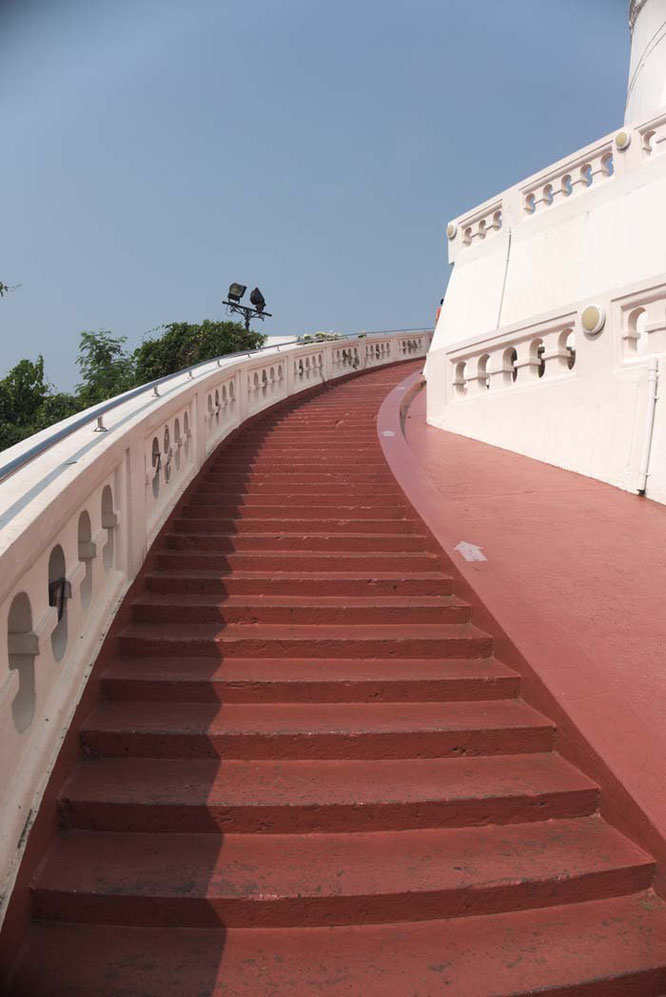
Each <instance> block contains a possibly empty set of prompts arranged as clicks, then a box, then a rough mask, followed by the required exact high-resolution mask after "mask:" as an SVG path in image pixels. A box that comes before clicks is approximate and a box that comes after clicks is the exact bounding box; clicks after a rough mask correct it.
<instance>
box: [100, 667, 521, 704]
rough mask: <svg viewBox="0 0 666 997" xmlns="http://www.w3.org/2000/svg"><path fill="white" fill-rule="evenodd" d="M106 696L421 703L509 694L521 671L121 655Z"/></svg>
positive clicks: (108, 681) (110, 669) (515, 692)
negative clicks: (130, 656) (122, 656)
mask: <svg viewBox="0 0 666 997" xmlns="http://www.w3.org/2000/svg"><path fill="white" fill-rule="evenodd" d="M102 682H103V689H104V694H105V696H106V698H107V699H113V700H134V701H141V702H144V701H163V702H184V703H218V702H224V703H271V702H274V703H279V702H284V703H298V702H301V703H382V702H383V703H407V702H415V703H425V702H462V701H466V700H492V699H512V698H515V697H516V696H517V695H518V693H519V691H520V676H519V675H518V674H517V673H516V672H514V671H513V670H512V669H510V668H507V667H506V665H503V664H501V662H499V661H496V660H495V659H494V658H479V659H474V658H464V659H462V660H456V659H448V660H443V661H438V660H436V659H435V660H429V659H424V660H419V659H418V658H410V659H407V660H400V659H395V658H389V659H384V660H382V659H366V660H364V661H354V660H353V659H351V660H347V659H345V658H336V659H326V658H320V659H312V658H302V659H298V658H284V657H280V658H269V657H263V658H229V659H227V660H225V661H220V660H219V659H217V658H214V659H210V658H204V657H201V658H183V657H171V658H169V657H166V658H164V657H163V658H149V657H145V658H129V657H124V658H119V659H117V660H115V661H113V662H112V663H111V664H110V666H109V667H108V669H107V670H106V671H105V673H104V676H103V678H102Z"/></svg>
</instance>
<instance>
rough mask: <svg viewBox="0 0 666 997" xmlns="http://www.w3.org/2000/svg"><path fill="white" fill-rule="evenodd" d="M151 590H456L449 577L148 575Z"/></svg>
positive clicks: (421, 592) (440, 593)
mask: <svg viewBox="0 0 666 997" xmlns="http://www.w3.org/2000/svg"><path fill="white" fill-rule="evenodd" d="M146 581H147V587H148V590H149V591H150V592H159V593H160V594H162V595H167V594H169V593H178V594H179V595H195V594H200V595H214V594H218V595H220V596H225V595H266V596H270V595H294V596H318V595H323V596H333V595H337V596H343V597H344V596H352V597H354V596H382V595H388V596H410V595H429V596H446V595H451V592H452V591H453V581H452V580H451V579H450V578H445V577H442V578H441V579H433V580H432V581H431V580H430V579H427V578H424V579H419V578H400V579H398V580H396V581H390V580H388V579H386V580H384V579H374V578H371V577H368V578H345V579H337V578H330V579H326V578H317V579H314V578H313V579H310V578H299V577H298V576H297V575H295V576H294V577H293V578H274V579H270V578H256V579H255V578H238V577H235V578H234V577H233V576H230V577H229V578H219V579H218V578H175V577H169V576H168V575H150V576H149V577H148V578H147V580H146Z"/></svg>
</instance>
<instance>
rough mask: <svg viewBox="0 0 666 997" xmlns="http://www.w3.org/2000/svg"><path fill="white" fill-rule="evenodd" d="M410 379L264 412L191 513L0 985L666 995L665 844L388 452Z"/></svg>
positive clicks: (89, 751) (83, 713) (154, 573)
mask: <svg viewBox="0 0 666 997" xmlns="http://www.w3.org/2000/svg"><path fill="white" fill-rule="evenodd" d="M416 368H417V365H416V364H409V365H407V366H406V367H403V368H400V367H395V368H389V369H383V370H378V371H375V372H371V373H368V374H364V375H362V376H360V377H358V378H355V379H351V380H349V381H347V382H345V383H344V384H339V385H336V386H334V387H332V388H328V387H326V388H323V389H320V390H319V391H317V392H314V393H312V394H310V395H309V396H308V397H307V398H303V399H301V400H300V401H298V402H296V403H294V404H292V405H290V406H288V407H283V408H281V409H276V410H273V411H271V412H269V413H267V414H266V415H265V416H263V417H262V418H261V419H260V420H258V421H256V422H254V423H253V424H252V425H251V426H249V427H248V428H247V429H246V430H245V431H243V432H242V433H239V434H238V435H237V436H236V437H235V438H234V439H233V440H231V441H230V442H229V443H228V444H227V445H225V446H224V447H222V448H221V449H220V450H219V451H218V452H217V453H216V454H215V455H213V457H212V458H211V460H210V461H209V464H208V465H207V467H206V468H205V469H204V471H203V472H202V474H201V475H200V476H199V478H198V479H197V481H196V482H195V483H194V484H193V486H192V487H191V488H190V489H189V491H188V492H187V494H186V495H185V497H184V498H183V500H182V501H181V502H180V503H179V505H178V508H177V509H176V510H174V514H173V516H172V518H171V520H170V521H169V522H168V523H167V525H166V526H165V528H164V530H163V531H162V533H161V534H160V537H159V538H158V541H157V543H156V549H155V550H154V551H152V552H151V555H150V557H149V560H148V563H147V565H146V567H145V570H144V572H143V573H142V575H141V577H140V579H139V581H138V582H137V583H136V584H135V586H134V587H133V589H132V591H131V593H130V595H129V596H128V599H127V600H126V603H125V605H124V606H123V607H122V609H121V612H120V616H119V624H118V626H117V627H116V628H115V629H114V630H113V631H112V636H111V637H110V638H109V640H108V641H107V645H106V651H105V653H104V655H103V656H102V659H101V662H100V667H101V670H102V674H101V675H100V676H98V677H97V678H96V681H95V683H94V685H93V686H92V690H91V691H90V692H89V693H88V694H87V695H86V698H84V702H83V705H82V707H81V708H80V710H79V712H78V714H77V721H76V734H77V735H78V744H77V747H78V754H76V753H75V752H74V751H73V748H72V744H73V741H72V737H71V735H70V736H69V737H68V739H66V742H65V745H66V750H64V752H63V755H62V757H61V759H60V761H59V762H58V765H57V766H56V770H55V773H56V774H55V775H54V776H53V777H52V780H51V784H50V788H49V791H48V793H47V796H46V797H45V803H44V805H43V808H44V809H46V810H47V811H48V808H49V806H52V807H53V809H54V810H55V813H54V814H51V816H49V815H48V813H47V814H46V815H44V814H40V815H39V816H38V820H37V824H36V827H38V828H47V829H51V832H52V833H51V838H50V839H48V838H47V836H46V834H45V832H44V831H42V832H40V833H41V834H42V838H41V839H39V841H40V842H41V843H42V845H43V843H44V842H47V841H48V847H47V848H43V850H42V852H39V853H38V852H37V845H36V844H34V841H35V836H34V832H33V835H32V836H31V838H30V840H29V842H28V854H30V856H31V861H32V865H31V867H30V868H31V870H32V871H31V872H30V873H29V874H28V872H27V871H22V873H21V877H20V878H19V883H22V882H27V881H28V876H29V875H30V876H31V889H30V897H31V903H32V907H31V913H32V919H33V920H32V924H31V926H30V928H29V930H28V932H27V936H26V937H25V940H24V943H23V945H22V947H20V951H19V952H18V957H17V958H16V960H15V963H14V966H13V969H12V970H11V973H10V976H9V978H8V980H7V981H6V985H5V988H4V993H6V994H11V995H13V997H91V995H95V997H175V995H178V997H190V995H192V997H194V995H196V997H206V995H216V997H222V995H224V997H241V995H242V997H283V995H289V997H292V995H294V997H305V995H308V997H311V995H315V994H316V995H318V997H335V995H341V994H347V995H352V997H359V995H361V994H367V995H370V997H379V995H380V994H381V995H382V997H430V995H432V997H435V995H440V994H442V993H447V994H452V995H453V997H491V995H496V997H497V995H500V994H504V995H509V994H512V995H516V994H537V993H538V994H547V995H555V994H558V995H560V997H562V995H565V997H567V995H568V997H574V995H575V997H585V995H588V997H590V995H594V997H619V995H620V994H622V995H625V997H627V995H628V997H637V995H641V997H656V995H659V994H663V993H664V992H666V909H665V908H664V905H663V903H662V902H661V901H660V900H659V899H658V898H657V897H656V896H655V894H654V892H653V890H652V884H653V881H654V875H655V862H654V859H653V857H652V856H651V855H650V854H649V853H648V851H647V850H646V849H644V848H643V847H641V846H640V845H639V844H637V843H635V842H634V841H633V840H631V839H630V837H628V836H625V835H624V834H623V833H622V832H621V831H620V830H618V829H617V828H616V827H614V826H613V825H612V823H611V822H610V821H608V820H606V819H605V817H604V816H603V814H602V812H600V807H601V809H602V810H603V807H604V805H605V804H604V794H603V793H602V794H601V798H600V793H599V787H598V785H597V782H596V781H595V779H592V778H590V777H589V776H587V775H584V774H583V773H582V772H581V771H580V769H579V768H578V767H576V766H575V765H574V764H572V763H571V762H570V761H567V760H565V759H564V758H563V757H562V756H561V755H560V754H559V753H558V752H557V751H555V750H554V749H555V744H556V738H557V737H560V738H561V732H560V731H558V728H557V725H556V724H555V723H554V722H553V719H552V717H551V716H550V715H548V711H546V712H544V703H542V702H541V701H539V702H537V701H536V700H534V701H532V698H531V697H528V698H530V701H527V700H526V698H525V692H526V690H527V692H528V694H529V692H530V684H529V677H527V678H522V677H521V674H520V670H521V669H522V670H523V671H524V673H525V675H526V676H527V675H528V673H527V671H526V670H525V669H523V667H522V666H523V663H522V662H521V661H517V660H516V661H514V660H513V659H514V658H515V657H516V654H515V653H514V652H513V651H511V647H510V646H509V645H508V644H507V642H506V640H505V638H504V637H503V636H502V634H501V632H500V631H498V630H497V628H496V627H495V626H494V624H493V622H492V620H490V618H489V617H488V614H487V612H486V610H485V608H484V607H483V606H482V605H481V604H479V602H478V600H477V598H476V596H475V595H474V594H473V593H471V590H469V587H468V586H467V587H466V585H465V583H464V580H463V579H461V578H460V577H459V576H458V575H457V573H456V571H455V569H452V567H451V565H449V564H448V563H447V560H446V557H445V555H444V554H443V552H442V550H441V548H440V547H439V546H438V544H437V542H436V540H435V538H434V537H433V535H432V534H431V532H429V530H428V528H427V526H426V524H425V523H424V522H423V521H422V520H421V519H420V518H419V516H418V515H417V514H416V513H415V512H414V510H413V509H412V508H411V507H410V505H409V503H408V502H407V501H406V499H405V497H404V496H403V495H402V493H401V492H400V489H399V487H398V485H397V484H396V481H395V480H394V478H393V476H392V474H391V472H390V471H389V469H388V467H387V466H386V464H385V462H384V461H383V457H382V450H381V447H380V444H379V441H378V438H377V434H376V428H375V420H376V417H377V411H378V409H379V406H380V404H381V402H382V399H384V398H385V397H386V395H387V393H388V392H389V391H390V390H391V388H393V387H394V386H395V385H397V384H398V382H399V381H401V380H402V378H403V377H404V374H405V372H406V371H407V372H409V371H410V370H415V369H416ZM470 593H471V597H470ZM470 617H471V619H470ZM487 623H490V624H492V626H491V627H490V629H488V627H487V626H486V624H487ZM496 633H497V634H498V638H497V639H496V638H495V634H496ZM505 651H506V652H507V653H509V652H510V655H509V657H506V655H505ZM517 665H520V666H521V668H520V669H518V668H517V667H516V666H517ZM93 675H95V676H97V671H95V672H93ZM84 706H85V710H84V708H83V707H84ZM56 776H58V777H59V782H57V784H56ZM52 801H57V805H55V803H52ZM47 818H48V819H47ZM38 854H39V856H40V858H41V860H40V861H38V860H37V855H38ZM17 930H18V929H17V928H16V926H14V927H13V932H14V934H13V936H12V937H13V938H16V937H17ZM6 934H7V933H6V932H5V935H4V936H3V937H6ZM6 947H7V946H6V943H5V948H6ZM18 949H19V946H18V945H15V950H18Z"/></svg>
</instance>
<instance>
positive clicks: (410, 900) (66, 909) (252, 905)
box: [33, 866, 653, 928]
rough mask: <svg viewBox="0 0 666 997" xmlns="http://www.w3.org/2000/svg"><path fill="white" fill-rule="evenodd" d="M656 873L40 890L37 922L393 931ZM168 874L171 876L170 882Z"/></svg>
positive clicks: (624, 884) (535, 903)
mask: <svg viewBox="0 0 666 997" xmlns="http://www.w3.org/2000/svg"><path fill="white" fill-rule="evenodd" d="M652 875H653V870H652V867H651V866H632V867H629V868H626V869H624V868H623V869H617V870H613V871H611V872H600V873H591V874H588V875H582V876H572V877H571V878H569V879H562V880H545V881H539V880H537V881H532V880H528V881H526V882H517V883H506V884H502V885H500V886H492V887H487V888H479V889H474V890H472V889H460V890H442V891H437V890H433V891H432V892H429V893H425V892H424V893H418V894H414V893H409V894H406V893H395V894H385V895H381V896H376V895H370V896H353V897H346V896H318V897H286V898H277V899H266V900H248V899H245V898H242V899H240V898H239V899H233V900H227V899H217V898H203V897H186V896H183V897H178V898H174V897H168V898H160V897H151V896H145V895H142V889H141V886H140V884H139V885H137V888H136V893H134V894H133V895H132V896H124V895H118V896H96V895H93V894H86V893H83V892H81V893H78V894H73V893H67V894H61V893H56V892H50V891H46V890H36V891H35V892H34V894H33V896H34V913H35V916H36V917H37V918H40V919H44V920H49V919H53V918H59V919H61V920H64V921H86V922H91V923H96V924H100V923H101V924H105V923H109V924H128V925H129V924H134V925H147V926H151V927H159V926H174V927H176V926H189V927H196V926H200V927H207V926H213V925H220V924H224V925H225V926H226V927H229V928H232V927H237V928H240V927H247V928H250V927H252V928H261V927H266V928H269V927H271V928H277V927H285V928H286V927H297V926H302V927H314V926H325V925H331V926H333V925H342V924H388V923H395V922H401V921H402V922H405V921H431V920H436V919H440V918H452V917H469V916H473V915H475V914H499V913H502V912H504V911H510V910H525V909H527V908H535V907H551V906H555V905H558V904H567V903H575V902H583V901H585V900H593V899H594V900H596V899H599V898H605V897H614V896H624V895H626V894H629V893H637V892H638V891H639V890H643V889H646V888H647V887H648V886H649V884H650V881H651V878H652ZM166 876H168V870H165V877H166Z"/></svg>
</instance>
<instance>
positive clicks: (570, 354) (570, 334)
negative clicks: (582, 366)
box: [557, 329, 576, 370]
mask: <svg viewBox="0 0 666 997" xmlns="http://www.w3.org/2000/svg"><path fill="white" fill-rule="evenodd" d="M557 346H558V350H559V351H560V352H561V353H562V352H565V353H566V355H567V357H566V364H567V367H568V368H569V370H573V369H574V367H575V366H576V333H575V332H574V331H573V329H565V330H564V332H561V333H560V336H559V339H558V343H557Z"/></svg>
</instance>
